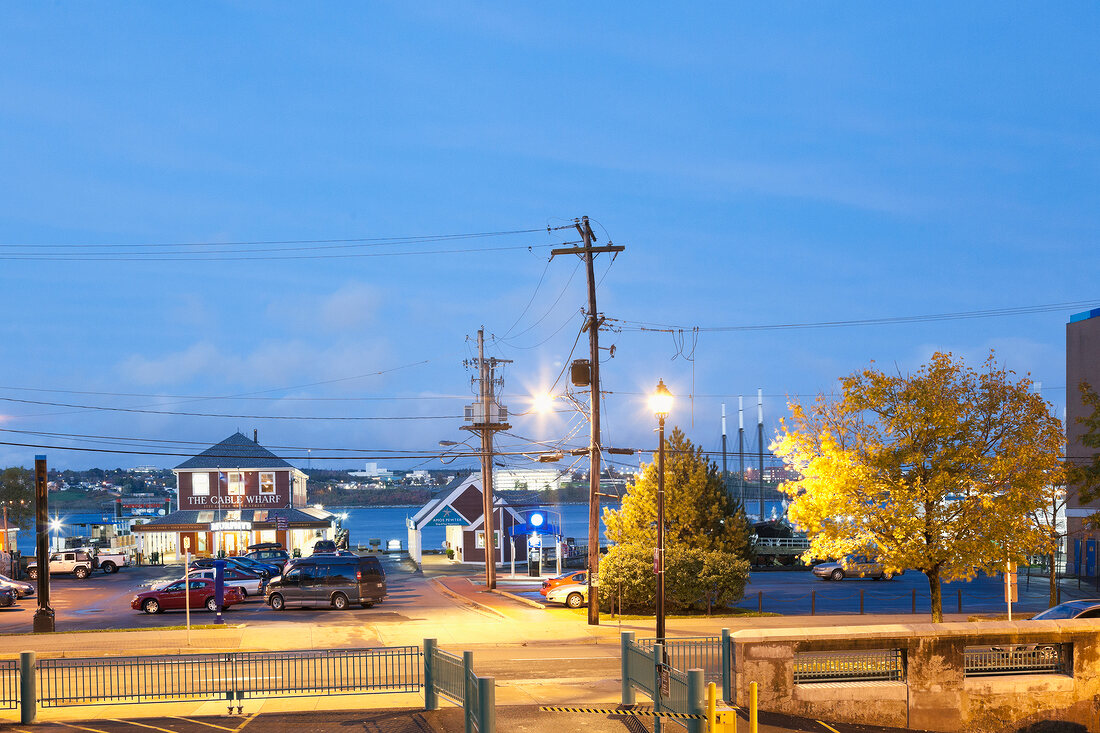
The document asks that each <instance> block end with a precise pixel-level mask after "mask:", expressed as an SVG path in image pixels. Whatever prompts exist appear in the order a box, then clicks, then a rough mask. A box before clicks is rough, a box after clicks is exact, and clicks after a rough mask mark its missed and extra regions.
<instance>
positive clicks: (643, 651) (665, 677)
mask: <svg viewBox="0 0 1100 733" xmlns="http://www.w3.org/2000/svg"><path fill="white" fill-rule="evenodd" d="M718 643H719V657H721V643H722V642H721V639H719V642H718ZM621 648H622V704H623V705H634V704H635V689H637V690H641V691H642V692H643V693H645V694H646V695H649V697H650V699H652V700H653V714H655V715H657V716H658V717H657V719H656V720H655V722H654V730H660V727H661V723H662V720H661V717H660V715H661V713H662V712H664V713H674V714H681V715H690V716H692V717H691V718H689V719H687V720H681V719H678V718H668V720H672V721H673V722H675V723H678V724H679V725H682V726H684V727H686V728H687V730H688V733H703V731H704V729H705V727H706V726H705V722H704V718H705V717H706V716H705V715H703V713H704V712H705V710H706V705H705V703H704V700H703V697H704V694H705V693H704V690H705V688H706V685H705V683H704V682H703V670H701V669H689V670H682V669H678V668H676V667H674V666H673V665H672V664H671V657H670V655H669V653H668V652H667V650H666V647H665V646H664V645H663V644H658V643H656V640H654V639H645V640H643V641H642V642H637V641H635V640H634V632H632V631H624V632H622V637H621ZM685 648H688V649H690V648H691V647H690V646H688V647H685Z"/></svg>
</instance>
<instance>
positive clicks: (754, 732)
mask: <svg viewBox="0 0 1100 733" xmlns="http://www.w3.org/2000/svg"><path fill="white" fill-rule="evenodd" d="M756 692H757V685H756V683H755V682H750V683H749V733H760V728H759V725H758V724H757V722H756V697H757V695H756Z"/></svg>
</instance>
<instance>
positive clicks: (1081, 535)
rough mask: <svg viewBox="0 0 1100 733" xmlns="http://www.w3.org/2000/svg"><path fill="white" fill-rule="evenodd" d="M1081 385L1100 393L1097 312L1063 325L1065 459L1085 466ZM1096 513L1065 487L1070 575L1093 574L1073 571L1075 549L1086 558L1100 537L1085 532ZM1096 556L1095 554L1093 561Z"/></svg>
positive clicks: (1086, 451) (1099, 321)
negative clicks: (1087, 384)
mask: <svg viewBox="0 0 1100 733" xmlns="http://www.w3.org/2000/svg"><path fill="white" fill-rule="evenodd" d="M1082 382H1088V383H1089V384H1090V385H1091V386H1092V388H1093V389H1094V390H1098V389H1100V308H1096V309H1093V310H1091V311H1085V312H1084V313H1078V314H1077V315H1074V316H1072V317H1070V319H1069V323H1067V324H1066V456H1067V460H1069V461H1082V462H1084V461H1087V460H1088V459H1089V457H1090V456H1089V449H1088V448H1086V447H1085V446H1084V445H1082V443H1081V436H1082V435H1084V433H1085V426H1084V425H1082V424H1081V423H1079V422H1078V420H1079V419H1080V418H1084V417H1087V416H1088V413H1087V410H1086V407H1085V404H1084V402H1082V400H1081V392H1080V390H1079V386H1080V384H1081V383H1082ZM1097 511H1100V502H1095V501H1094V502H1091V503H1089V504H1082V503H1081V502H1080V499H1079V497H1078V487H1076V486H1068V487H1066V533H1067V540H1068V542H1067V543H1066V545H1067V546H1066V560H1067V566H1066V567H1067V570H1069V571H1071V572H1080V573H1083V574H1086V575H1095V574H1096V568H1095V567H1093V568H1092V569H1091V570H1090V569H1089V568H1088V567H1086V563H1085V562H1081V563H1080V568H1079V569H1078V568H1076V565H1077V561H1076V558H1077V554H1078V553H1077V548H1078V546H1080V554H1081V555H1082V556H1084V557H1087V556H1088V553H1087V552H1086V543H1088V542H1096V540H1097V538H1098V537H1100V533H1098V532H1096V531H1095V530H1086V528H1085V519H1086V518H1087V517H1089V516H1091V515H1092V514H1094V513H1096V512H1097ZM1096 556H1097V555H1096V552H1095V551H1094V552H1093V553H1092V557H1093V558H1095V557H1096ZM1084 557H1082V560H1084ZM1093 564H1094V565H1095V560H1093Z"/></svg>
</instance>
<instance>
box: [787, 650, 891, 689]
mask: <svg viewBox="0 0 1100 733" xmlns="http://www.w3.org/2000/svg"><path fill="white" fill-rule="evenodd" d="M904 679H905V651H904V650H903V649H871V650H867V651H844V652H798V653H796V654H795V655H794V683H795V684H796V685H798V684H806V683H811V682H875V681H889V682H899V681H903V680H904Z"/></svg>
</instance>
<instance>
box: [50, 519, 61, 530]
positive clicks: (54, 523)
mask: <svg viewBox="0 0 1100 733" xmlns="http://www.w3.org/2000/svg"><path fill="white" fill-rule="evenodd" d="M50 529H53V530H57V531H59V532H60V531H61V520H60V519H51V520H50Z"/></svg>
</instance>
